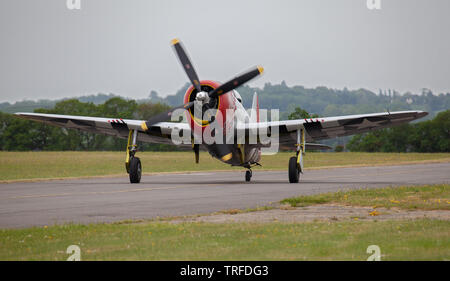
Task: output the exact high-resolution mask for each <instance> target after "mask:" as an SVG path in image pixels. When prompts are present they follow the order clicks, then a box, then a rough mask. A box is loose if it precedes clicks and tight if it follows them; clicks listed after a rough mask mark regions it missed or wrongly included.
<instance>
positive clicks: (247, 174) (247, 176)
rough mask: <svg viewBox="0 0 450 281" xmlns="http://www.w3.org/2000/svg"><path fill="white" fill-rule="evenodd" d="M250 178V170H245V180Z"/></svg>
mask: <svg viewBox="0 0 450 281" xmlns="http://www.w3.org/2000/svg"><path fill="white" fill-rule="evenodd" d="M251 179H252V170H247V171H245V181H250V180H251Z"/></svg>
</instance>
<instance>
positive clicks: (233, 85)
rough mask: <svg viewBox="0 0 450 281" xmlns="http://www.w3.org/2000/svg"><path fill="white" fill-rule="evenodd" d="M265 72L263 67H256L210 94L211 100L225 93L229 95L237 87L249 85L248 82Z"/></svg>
mask: <svg viewBox="0 0 450 281" xmlns="http://www.w3.org/2000/svg"><path fill="white" fill-rule="evenodd" d="M263 71H264V68H262V67H261V66H258V67H255V68H254V69H252V70H250V71H248V72H246V73H244V74H241V75H239V76H236V77H235V78H233V79H231V80H230V81H228V82H226V83H224V84H222V85H220V86H219V87H217V88H216V89H214V90H213V91H211V92H210V93H209V97H210V98H214V97H218V96H221V95H223V94H225V93H228V92H229V91H231V90H234V89H236V88H237V87H239V86H241V85H243V84H245V83H247V82H248V81H250V80H252V79H253V78H255V77H256V76H258V75H260V74H262V73H263Z"/></svg>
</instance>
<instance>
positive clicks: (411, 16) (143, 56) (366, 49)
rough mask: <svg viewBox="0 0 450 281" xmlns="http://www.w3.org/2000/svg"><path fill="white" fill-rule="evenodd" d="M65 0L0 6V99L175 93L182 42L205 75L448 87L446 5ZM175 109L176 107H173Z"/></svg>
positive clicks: (181, 77)
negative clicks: (77, 2)
mask: <svg viewBox="0 0 450 281" xmlns="http://www.w3.org/2000/svg"><path fill="white" fill-rule="evenodd" d="M381 5H382V9H381V10H369V9H367V7H366V0H340V1H337V0H304V1H299V0H295V1H285V0H279V1H263V0H256V1H243V0H227V1H212V0H209V1H207V0H204V1H203V0H202V1H200V0H189V1H181V0H180V1H175V0H164V1H163V0H161V1H156V0H155V1H148V0H133V1H125V0H81V10H68V9H67V8H66V0H39V1H36V0H28V1H25V0H2V1H1V2H0V36H1V37H0V38H1V45H0V77H1V78H0V79H1V80H0V81H1V83H0V101H16V100H22V99H40V98H61V97H70V96H79V95H85V94H95V93H98V92H102V93H110V92H112V93H116V94H120V95H123V96H127V97H133V98H144V97H147V96H148V94H149V92H150V90H156V91H158V93H160V94H161V95H167V94H172V93H174V92H175V91H176V90H178V89H179V88H180V87H181V86H182V85H183V84H184V83H185V82H187V81H188V80H187V78H186V77H185V74H184V73H183V71H182V68H181V66H180V65H179V64H178V61H177V59H176V57H175V55H174V53H173V51H172V49H171V47H170V44H169V42H170V40H171V39H173V38H174V37H178V38H180V39H181V40H182V41H183V43H184V45H185V46H186V48H187V50H188V52H189V54H190V57H191V58H192V59H193V63H194V66H195V67H196V69H197V71H198V73H199V76H200V78H201V79H212V80H217V81H222V82H224V81H225V80H227V79H229V78H231V77H232V76H233V75H235V74H238V73H240V72H242V71H244V70H247V69H248V68H249V67H252V66H255V65H262V66H263V67H264V68H265V70H266V71H265V75H264V76H263V77H261V78H260V79H258V80H255V81H253V82H251V85H254V86H262V85H264V83H266V82H272V83H279V82H280V81H281V80H285V81H286V82H287V84H288V85H304V86H307V87H316V86H327V87H331V88H343V87H348V88H349V89H355V88H360V87H363V88H367V89H370V90H373V91H376V92H377V91H378V89H379V88H382V89H388V88H392V89H396V90H398V91H400V92H402V93H403V92H405V91H411V92H414V93H417V92H419V91H420V89H421V88H424V87H426V88H430V89H432V90H433V91H434V92H438V93H439V92H450V16H449V12H450V1H448V0H381ZM180 102H181V101H180Z"/></svg>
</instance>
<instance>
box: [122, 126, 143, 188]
mask: <svg viewBox="0 0 450 281" xmlns="http://www.w3.org/2000/svg"><path fill="white" fill-rule="evenodd" d="M136 142H137V130H130V133H129V134H128V144H127V157H126V159H125V168H126V169H127V173H128V174H129V176H130V183H139V182H140V181H141V174H142V165H141V160H140V159H139V158H138V157H135V154H136V152H137V144H136Z"/></svg>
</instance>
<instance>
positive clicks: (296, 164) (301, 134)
mask: <svg viewBox="0 0 450 281" xmlns="http://www.w3.org/2000/svg"><path fill="white" fill-rule="evenodd" d="M296 147H297V156H294V157H291V158H290V159H289V182H290V183H298V181H299V179H300V173H302V172H303V155H305V129H299V130H297V144H296Z"/></svg>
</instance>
